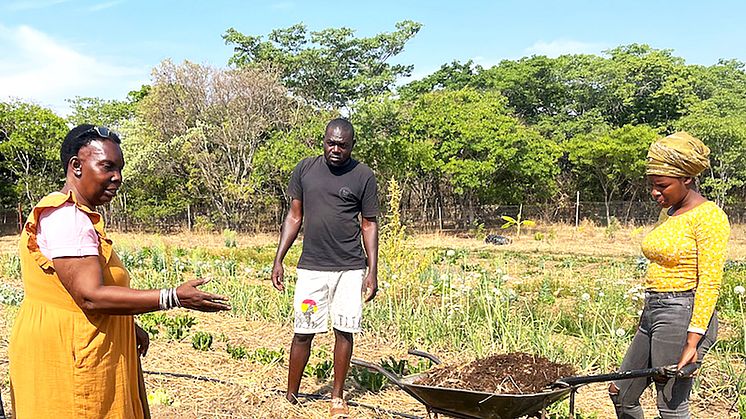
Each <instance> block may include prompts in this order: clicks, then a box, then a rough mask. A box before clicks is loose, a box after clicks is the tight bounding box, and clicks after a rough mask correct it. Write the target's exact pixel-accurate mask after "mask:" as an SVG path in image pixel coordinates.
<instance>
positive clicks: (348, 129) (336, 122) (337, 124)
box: [324, 118, 355, 143]
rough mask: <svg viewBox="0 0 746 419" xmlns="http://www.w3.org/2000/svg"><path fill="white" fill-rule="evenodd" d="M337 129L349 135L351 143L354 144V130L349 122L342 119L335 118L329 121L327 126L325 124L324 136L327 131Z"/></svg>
mask: <svg viewBox="0 0 746 419" xmlns="http://www.w3.org/2000/svg"><path fill="white" fill-rule="evenodd" d="M334 128H339V129H341V130H342V132H345V133H350V139H351V140H352V142H353V143H354V142H355V128H353V127H352V123H350V121H348V120H346V119H344V118H335V119H332V120H331V121H329V123H328V124H326V129H325V130H324V135H326V133H327V132H329V130H331V129H334Z"/></svg>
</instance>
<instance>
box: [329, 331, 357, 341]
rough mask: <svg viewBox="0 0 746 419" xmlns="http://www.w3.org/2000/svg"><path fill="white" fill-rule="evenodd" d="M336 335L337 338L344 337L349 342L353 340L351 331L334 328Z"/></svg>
mask: <svg viewBox="0 0 746 419" xmlns="http://www.w3.org/2000/svg"><path fill="white" fill-rule="evenodd" d="M334 337H335V338H337V339H344V340H346V341H347V342H352V339H353V335H352V333H350V332H344V331H342V330H338V329H334Z"/></svg>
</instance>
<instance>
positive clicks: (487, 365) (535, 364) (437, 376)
mask: <svg viewBox="0 0 746 419" xmlns="http://www.w3.org/2000/svg"><path fill="white" fill-rule="evenodd" d="M573 375H575V369H574V368H573V367H572V366H571V365H568V364H556V363H554V362H552V361H550V360H548V359H546V358H544V357H541V356H536V355H531V354H527V353H523V352H513V353H509V354H500V355H491V356H488V357H487V358H483V359H477V360H476V361H473V362H470V363H468V364H466V365H462V366H452V365H450V366H449V365H445V366H443V365H439V366H437V367H435V368H433V369H431V370H430V371H428V372H427V373H426V374H425V376H424V377H423V378H421V379H420V380H419V381H418V382H417V384H422V385H426V386H433V387H449V388H458V389H463V390H473V391H484V392H486V393H496V394H526V393H538V392H541V391H542V390H543V389H545V388H546V387H547V386H548V385H549V384H551V383H553V382H555V381H556V380H557V379H559V378H563V377H569V376H573Z"/></svg>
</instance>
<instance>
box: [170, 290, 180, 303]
mask: <svg viewBox="0 0 746 419" xmlns="http://www.w3.org/2000/svg"><path fill="white" fill-rule="evenodd" d="M171 291H173V294H174V303H175V305H174V307H181V301H179V295H178V294H176V288H171Z"/></svg>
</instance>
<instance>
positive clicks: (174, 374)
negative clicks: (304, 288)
mask: <svg viewBox="0 0 746 419" xmlns="http://www.w3.org/2000/svg"><path fill="white" fill-rule="evenodd" d="M143 373H144V374H149V375H162V376H166V377H176V378H189V379H192V380H199V381H206V382H210V383H218V384H225V385H234V386H240V387H243V385H242V384H238V383H232V382H230V381H225V380H220V379H218V378H212V377H205V376H203V375H193V374H182V373H178V372H168V371H143ZM270 391H271V392H274V393H280V394H283V395H284V394H285V390H281V389H272V390H270ZM298 397H303V398H304V399H311V400H330V397H329V396H326V395H324V394H317V393H312V394H309V393H298ZM347 404H348V405H349V406H353V407H363V408H366V409H370V410H373V411H376V412H380V413H385V414H387V415H391V416H398V417H401V418H405V419H424V418H423V417H422V416H416V415H410V414H409V413H402V412H396V411H393V410H387V409H381V408H380V407H377V406H372V405H369V404H364V403H358V402H355V401H352V400H350V401H347ZM0 419H5V418H4V417H0Z"/></svg>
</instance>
